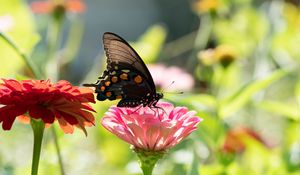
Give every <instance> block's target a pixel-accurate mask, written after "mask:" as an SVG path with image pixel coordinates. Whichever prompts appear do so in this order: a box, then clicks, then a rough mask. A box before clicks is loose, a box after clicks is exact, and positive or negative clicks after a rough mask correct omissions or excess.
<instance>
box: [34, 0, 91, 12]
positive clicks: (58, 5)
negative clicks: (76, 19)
mask: <svg viewBox="0 0 300 175" xmlns="http://www.w3.org/2000/svg"><path fill="white" fill-rule="evenodd" d="M30 6H31V9H32V11H33V12H35V13H40V14H46V13H55V12H61V11H62V12H65V11H67V12H72V13H82V12H84V11H85V10H86V5H85V3H84V2H83V1H82V0H60V1H55V0H46V1H36V2H33V3H31V5H30Z"/></svg>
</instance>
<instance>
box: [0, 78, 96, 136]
mask: <svg viewBox="0 0 300 175" xmlns="http://www.w3.org/2000/svg"><path fill="white" fill-rule="evenodd" d="M2 80H3V83H1V84H0V123H2V122H3V123H2V128H3V129H4V130H10V129H11V127H12V124H13V122H14V121H15V119H16V117H20V118H22V119H24V117H25V116H26V117H27V118H28V117H31V118H34V119H41V120H42V121H43V122H44V123H46V124H52V123H53V122H54V120H55V119H56V120H57V121H58V122H59V125H60V127H61V128H62V129H63V131H64V132H65V133H73V125H75V126H77V127H79V128H81V129H82V130H83V131H84V132H85V134H86V130H85V126H91V125H92V124H93V122H94V116H93V115H92V113H91V111H94V110H93V108H92V107H91V106H90V105H89V104H88V103H89V102H91V103H95V101H94V95H93V90H91V89H89V88H79V87H76V86H72V85H71V84H70V83H69V82H67V81H65V80H61V81H59V82H57V83H56V84H53V83H51V82H50V81H49V80H47V81H46V80H23V81H16V80H12V79H9V80H7V79H2ZM26 117H25V119H26Z"/></svg>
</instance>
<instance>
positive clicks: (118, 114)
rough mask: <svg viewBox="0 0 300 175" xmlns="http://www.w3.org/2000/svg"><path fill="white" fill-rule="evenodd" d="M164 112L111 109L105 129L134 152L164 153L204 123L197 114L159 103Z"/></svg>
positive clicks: (142, 109)
mask: <svg viewBox="0 0 300 175" xmlns="http://www.w3.org/2000/svg"><path fill="white" fill-rule="evenodd" d="M157 106H159V107H160V108H163V109H164V111H163V110H162V109H155V108H149V107H137V108H120V107H111V108H110V109H109V111H108V112H107V113H106V114H105V116H104V117H103V119H102V125H103V126H104V127H105V128H106V129H107V130H109V131H110V132H111V133H113V134H115V135H116V136H118V137H119V138H121V139H122V140H124V141H126V142H128V143H129V144H131V145H133V146H134V149H140V150H146V151H164V150H167V149H169V148H171V147H173V146H175V145H176V144H178V143H179V142H180V141H181V140H183V139H184V138H186V137H187V136H188V135H189V134H190V133H191V132H193V131H195V130H196V129H197V124H198V123H199V122H200V121H201V120H202V119H201V118H199V117H196V116H195V114H196V112H195V111H188V109H187V108H185V107H175V108H174V106H173V105H172V104H170V103H166V102H159V103H157Z"/></svg>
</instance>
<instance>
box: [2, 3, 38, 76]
mask: <svg viewBox="0 0 300 175" xmlns="http://www.w3.org/2000/svg"><path fill="white" fill-rule="evenodd" d="M0 4H1V6H0V18H1V19H2V20H3V22H2V23H3V24H2V25H3V26H6V27H5V28H6V29H5V30H4V31H1V29H0V32H4V33H5V34H6V35H8V36H9V37H10V38H11V39H12V40H13V41H14V42H15V44H16V45H17V46H18V47H19V48H20V49H21V50H22V51H23V52H24V53H25V54H26V55H28V56H29V55H30V54H31V52H32V49H33V47H34V46H35V44H36V43H37V42H38V40H39V35H38V34H37V33H36V32H35V23H34V20H33V18H32V15H31V13H30V11H29V9H28V7H27V6H26V4H25V3H24V2H23V1H21V0H12V1H6V0H1V1H0ZM0 28H1V27H0ZM0 58H1V62H2V63H4V64H1V69H0V76H1V77H9V76H12V75H15V74H16V73H17V72H18V71H20V70H22V68H23V67H24V61H23V60H22V59H21V58H20V56H19V55H18V53H16V51H15V50H14V49H13V48H12V47H11V46H10V45H8V44H7V43H6V42H5V41H4V40H3V39H2V38H0Z"/></svg>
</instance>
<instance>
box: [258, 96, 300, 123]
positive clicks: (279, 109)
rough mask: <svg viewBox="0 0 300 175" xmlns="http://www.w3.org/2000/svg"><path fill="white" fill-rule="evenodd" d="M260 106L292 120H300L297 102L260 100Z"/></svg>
mask: <svg viewBox="0 0 300 175" xmlns="http://www.w3.org/2000/svg"><path fill="white" fill-rule="evenodd" d="M258 107H260V108H262V109H264V110H266V111H268V112H271V113H274V114H278V115H281V116H283V117H287V118H289V119H292V120H296V121H300V109H299V106H298V105H296V104H288V103H283V102H277V101H270V100H266V101H262V102H260V103H259V104H258Z"/></svg>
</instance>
